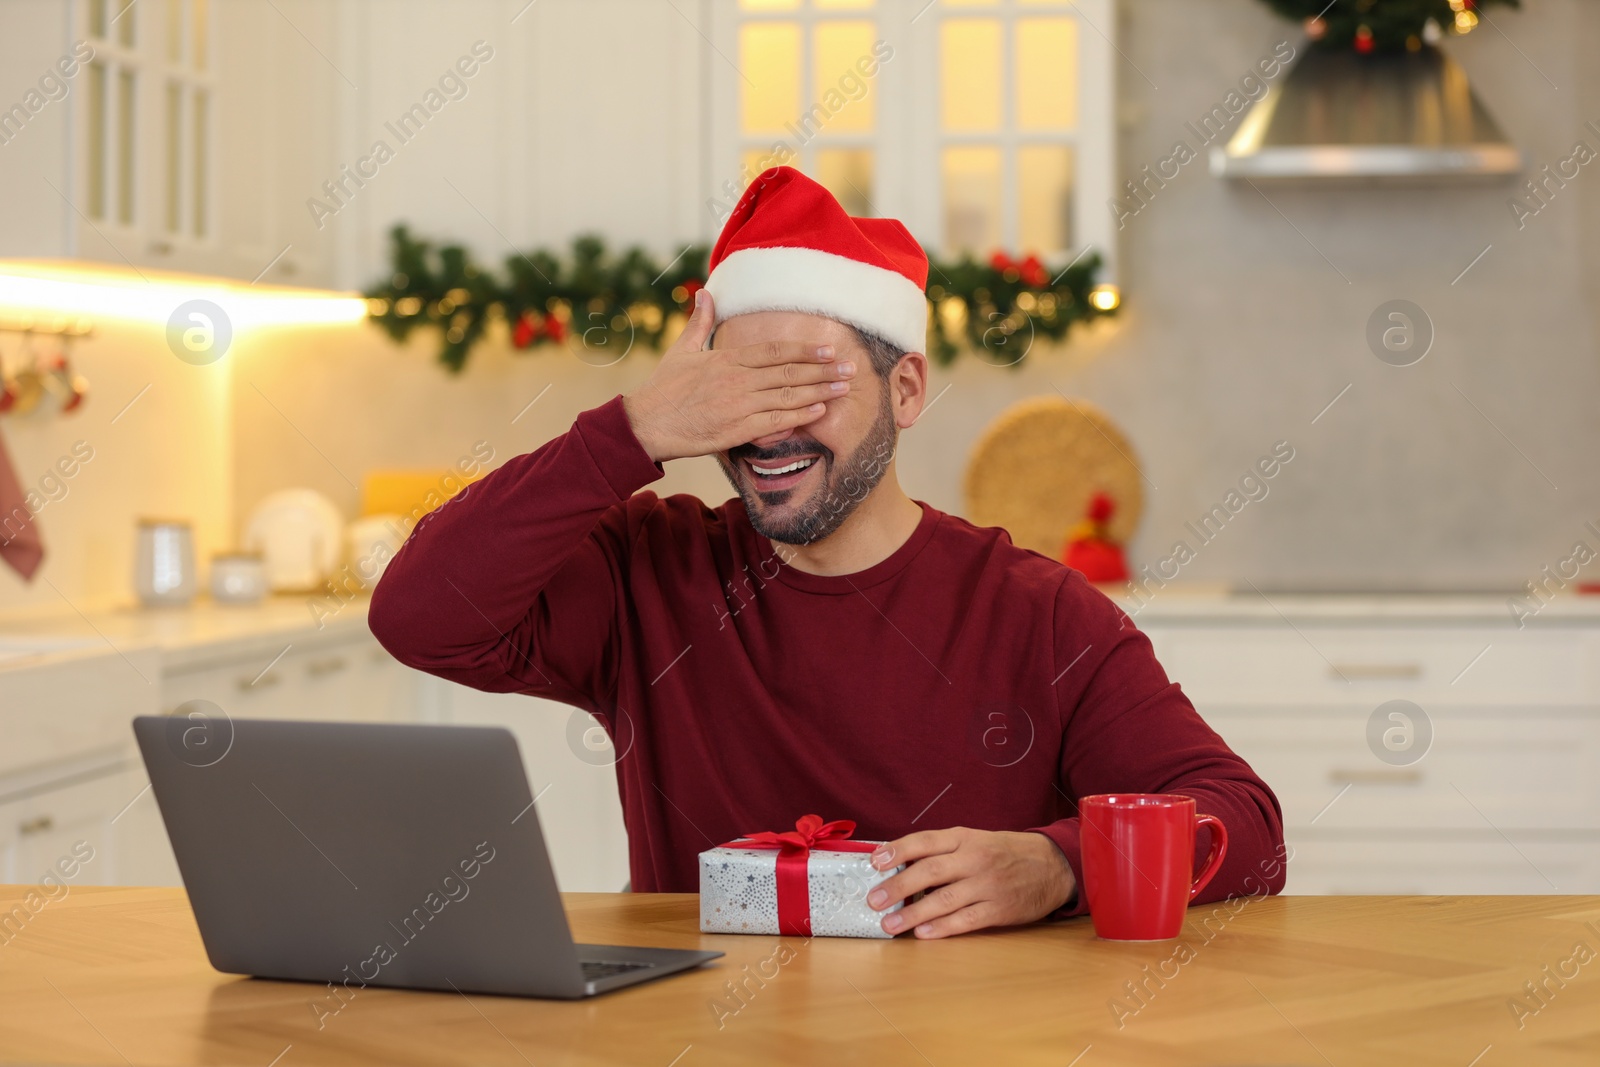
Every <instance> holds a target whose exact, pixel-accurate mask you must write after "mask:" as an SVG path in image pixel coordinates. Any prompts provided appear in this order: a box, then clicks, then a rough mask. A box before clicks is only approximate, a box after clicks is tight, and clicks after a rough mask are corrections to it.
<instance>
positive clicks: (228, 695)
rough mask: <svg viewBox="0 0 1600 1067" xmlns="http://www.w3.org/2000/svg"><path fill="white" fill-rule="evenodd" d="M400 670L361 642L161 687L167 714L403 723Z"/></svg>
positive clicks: (217, 669)
mask: <svg viewBox="0 0 1600 1067" xmlns="http://www.w3.org/2000/svg"><path fill="white" fill-rule="evenodd" d="M403 673H404V672H403V671H402V669H401V668H400V666H399V664H397V663H395V662H394V661H393V660H392V659H391V658H389V656H388V654H387V653H385V652H383V650H382V648H380V647H379V646H378V644H377V642H376V641H373V640H371V639H364V640H363V639H357V640H354V641H343V642H339V643H336V644H326V645H322V644H319V645H316V646H313V647H308V648H302V647H299V646H290V647H289V649H288V651H286V652H283V653H282V654H281V655H279V656H276V657H274V656H273V654H271V653H268V654H262V655H258V656H256V657H254V658H251V659H240V660H237V661H235V662H230V663H224V664H218V665H214V666H210V667H204V668H201V669H199V670H187V671H182V672H179V673H174V674H170V675H167V676H166V677H165V678H164V679H163V680H162V708H163V710H164V711H165V712H166V713H167V714H171V713H172V712H174V711H176V710H177V708H178V707H179V706H180V705H182V704H183V703H185V702H186V701H190V700H207V701H210V702H211V703H213V704H215V705H217V706H218V707H220V708H221V709H222V710H223V711H224V712H226V713H227V714H228V716H229V717H231V718H236V719H239V718H246V719H249V718H254V719H318V720H326V721H365V722H381V721H388V720H392V719H394V718H397V717H399V716H398V715H397V713H396V708H397V705H398V704H399V699H398V690H397V686H398V685H399V684H400V681H401V679H402V676H403Z"/></svg>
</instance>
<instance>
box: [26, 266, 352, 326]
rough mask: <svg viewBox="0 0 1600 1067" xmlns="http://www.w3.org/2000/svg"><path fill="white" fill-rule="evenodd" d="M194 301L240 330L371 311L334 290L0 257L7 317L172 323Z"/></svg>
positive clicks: (331, 320) (308, 322) (345, 318)
mask: <svg viewBox="0 0 1600 1067" xmlns="http://www.w3.org/2000/svg"><path fill="white" fill-rule="evenodd" d="M191 300H209V301H211V302H212V303H214V304H216V305H217V306H218V307H220V308H222V310H223V311H225V312H226V313H227V315H228V317H229V319H230V320H231V322H232V324H233V328H234V329H235V330H239V329H248V328H251V327H260V326H297V325H314V324H322V323H340V322H357V321H359V320H360V319H362V318H363V317H364V316H365V315H366V313H367V304H366V301H365V300H363V299H361V298H360V297H358V296H355V295H353V294H348V293H336V292H332V291H329V290H321V289H293V288H289V287H286V286H274V285H247V284H245V283H244V282H234V281H229V280H227V279H223V278H213V277H205V276H199V275H184V274H174V273H171V272H167V271H153V270H143V271H138V270H133V269H128V268H124V269H117V268H113V267H102V266H99V265H93V264H82V263H76V262H66V261H59V262H43V261H33V260H29V261H21V260H0V316H4V317H5V318H6V319H8V320H10V319H17V320H21V321H27V320H29V319H37V320H41V321H46V320H51V319H54V320H58V321H59V320H60V319H62V318H70V319H79V318H84V317H88V318H90V319H93V320H96V321H99V320H103V319H107V318H118V319H132V320H135V321H138V322H152V323H159V324H162V325H165V324H166V322H167V321H168V320H169V319H170V318H171V316H172V314H173V312H174V311H175V310H177V309H178V308H179V307H180V306H182V305H183V304H185V303H187V302H189V301H191Z"/></svg>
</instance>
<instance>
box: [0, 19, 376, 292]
mask: <svg viewBox="0 0 1600 1067" xmlns="http://www.w3.org/2000/svg"><path fill="white" fill-rule="evenodd" d="M338 17H339V14H338V10H337V6H336V5H326V4H319V3H315V2H312V0H279V2H278V3H275V4H236V3H226V4H224V3H216V2H214V0H174V2H172V3H166V4H124V3H122V2H121V0H79V2H74V0H41V2H37V3H32V4H27V5H18V6H15V7H10V6H8V8H7V10H6V13H5V18H6V34H5V38H6V39H5V41H4V42H3V43H0V61H3V65H4V66H5V68H6V69H8V70H10V71H12V72H13V73H14V74H20V75H21V77H20V78H18V79H17V80H18V81H20V82H21V84H22V86H23V90H22V91H25V90H26V89H28V88H32V86H31V85H30V84H29V82H30V81H36V80H37V79H39V78H50V77H56V78H57V79H58V80H57V81H55V82H51V83H50V84H51V85H52V86H56V85H62V86H65V89H64V93H63V92H62V90H59V89H56V90H55V93H61V94H62V95H59V96H55V95H54V94H52V96H51V97H45V96H42V95H39V94H36V95H35V101H36V102H40V106H39V107H38V108H37V110H35V111H32V112H31V113H30V112H28V107H27V100H26V98H25V99H24V100H23V101H22V103H23V105H24V113H25V114H27V115H28V117H27V118H26V121H23V122H20V123H18V122H17V121H16V120H15V119H14V118H13V121H12V125H11V126H6V127H0V139H3V141H4V147H5V151H6V155H7V158H8V166H7V168H6V171H5V175H4V176H3V178H0V181H3V182H4V184H3V186H0V188H3V190H4V192H5V193H6V195H5V196H4V197H0V256H4V257H18V258H41V257H51V258H56V257H59V258H72V259H83V260H91V261H99V262H102V263H105V264H107V265H108V266H114V267H117V268H128V267H133V268H135V269H140V270H141V271H142V270H143V269H149V268H156V269H162V270H173V271H183V272H192V273H200V274H208V275H215V276H220V277H225V278H234V279H240V280H243V281H246V282H254V281H257V280H259V281H262V282H277V283H282V284H293V285H310V286H324V285H328V284H330V282H331V279H332V274H333V261H334V259H333V257H334V247H333V244H332V242H331V241H328V240H324V239H322V238H323V235H322V234H320V233H319V232H318V227H317V226H316V225H315V220H314V219H313V218H312V217H311V216H310V214H309V213H308V212H307V211H306V209H305V207H304V203H305V201H306V199H307V198H309V197H312V196H314V195H317V194H318V192H319V187H320V184H321V183H322V181H324V180H325V179H326V178H328V177H329V176H330V175H333V174H335V173H336V170H337V167H336V165H334V164H333V162H332V161H333V160H334V158H335V156H336V153H335V151H334V143H335V138H336V132H337V130H336V126H337V122H338V115H339V110H338V108H336V107H329V106H327V101H329V100H331V99H334V98H335V97H336V96H337V92H338V90H337V89H336V86H338V87H339V88H347V87H346V86H345V85H344V83H343V82H342V81H341V80H340V79H341V76H340V75H339V73H338V71H337V70H335V69H334V68H333V67H332V66H330V65H329V63H328V61H327V59H326V58H324V57H321V56H319V55H318V53H317V51H316V46H315V45H314V44H312V43H311V42H314V41H319V40H320V41H323V42H325V43H326V42H329V41H331V40H332V38H333V36H334V26H335V24H336V23H337V21H338ZM328 47H329V48H331V47H332V46H331V45H328ZM68 71H70V73H67V72H68ZM262 86H271V89H272V91H271V92H262V91H261V87H262ZM13 103H17V101H13V100H6V101H4V103H3V104H0V107H4V108H9V107H10V106H11V105H12V104H13ZM12 115H13V116H14V115H15V112H13V113H12ZM41 177H42V178H43V179H44V180H43V181H40V180H39V179H40V178H41Z"/></svg>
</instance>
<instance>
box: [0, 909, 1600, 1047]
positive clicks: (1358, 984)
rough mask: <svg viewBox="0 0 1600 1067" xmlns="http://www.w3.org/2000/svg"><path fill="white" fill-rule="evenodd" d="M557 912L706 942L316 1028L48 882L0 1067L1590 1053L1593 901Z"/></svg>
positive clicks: (1599, 932)
mask: <svg viewBox="0 0 1600 1067" xmlns="http://www.w3.org/2000/svg"><path fill="white" fill-rule="evenodd" d="M23 892H25V887H0V915H3V914H4V913H5V912H9V911H10V909H11V907H12V905H13V904H14V903H16V902H17V901H18V900H19V899H20V898H21V895H22V893H23ZM567 907H568V910H569V912H570V914H571V917H572V923H573V927H574V929H575V932H576V934H577V936H578V937H579V938H580V939H581V940H586V941H600V942H612V943H617V944H629V943H634V944H648V945H667V946H679V947H691V946H699V947H704V948H717V949H721V950H722V951H724V952H726V953H727V957H726V958H725V959H722V960H719V961H717V962H716V963H715V964H713V965H711V966H709V967H706V968H703V969H701V970H700V971H697V972H694V973H690V974H687V975H681V976H678V977H673V978H667V979H665V980H662V981H659V982H653V983H648V984H646V985H642V986H637V987H635V988H633V989H628V990H624V991H622V992H618V993H613V994H611V995H609V996H605V997H599V998H595V999H591V1000H587V1001H579V1002H555V1001H537V1000H523V999H516V998H510V997H494V996H471V997H464V996H460V995H456V994H435V993H410V992H398V991H389V990H373V989H367V990H362V991H360V992H358V993H357V994H356V995H355V996H354V997H353V998H352V999H350V1000H349V1001H348V1002H347V1003H345V1004H344V1005H343V1007H342V1008H341V1010H339V1011H338V1013H337V1014H335V1015H331V1016H328V1017H326V1018H324V1019H323V1024H324V1025H323V1026H322V1028H321V1029H320V1030H319V1029H318V1026H317V1012H316V1011H315V1010H313V1008H312V1007H311V1003H312V1002H313V1001H318V1000H319V999H320V998H321V997H324V996H326V994H327V991H326V989H325V988H323V987H318V986H313V985H305V984H298V983H292V982H267V981H258V980H254V979H243V978H237V977H234V976H231V975H224V974H219V973H217V972H216V971H214V970H212V969H211V967H210V965H209V964H208V963H207V962H206V958H205V954H204V951H203V950H202V948H201V944H200V938H199V934H198V932H197V930H196V928H195V924H194V918H193V916H192V914H191V913H190V911H189V907H188V902H187V900H186V898H185V897H184V895H183V892H182V891H181V890H177V889H91V888H73V889H72V890H71V891H70V893H69V895H67V896H66V897H65V898H63V899H61V900H59V901H57V902H54V903H51V904H49V905H47V906H45V907H44V908H43V909H42V910H40V911H38V912H37V914H34V915H33V916H32V917H31V918H30V919H28V920H27V921H26V923H25V924H24V925H23V926H22V927H21V929H20V930H12V929H6V930H4V932H3V933H0V942H3V943H0V1063H15V1062H25V1063H30V1064H35V1063H37V1064H47V1063H48V1064H123V1063H131V1064H140V1065H143V1064H158V1063H159V1064H247V1065H252V1067H269V1065H274V1067H305V1065H312V1064H334V1063H338V1064H350V1063H383V1064H468V1063H471V1064H507V1065H517V1067H523V1065H528V1064H537V1065H539V1067H544V1065H545V1064H565V1065H582V1064H645V1065H650V1067H700V1065H703V1064H713V1063H721V1064H766V1063H824V1064H828V1065H829V1067H835V1065H842V1064H853V1063H860V1064H872V1065H874V1067H882V1065H892V1064H919V1065H920V1064H937V1065H941V1067H942V1065H945V1064H1031V1063H1039V1064H1053V1065H1056V1067H1067V1065H1069V1064H1070V1065H1076V1067H1101V1065H1106V1067H1111V1065H1134V1067H1138V1065H1144V1064H1152V1065H1156V1064H1159V1065H1169V1064H1171V1065H1175V1064H1331V1065H1336V1067H1345V1065H1367V1064H1400V1065H1406V1067H1413V1065H1429V1064H1438V1065H1441V1067H1469V1065H1471V1067H1504V1065H1508V1064H1530V1065H1533V1064H1537V1065H1539V1067H1561V1065H1566V1064H1571V1065H1575V1067H1576V1065H1580V1064H1581V1065H1583V1067H1594V1065H1595V1064H1600V897H1576V896H1568V897H1280V898H1275V899H1267V900H1249V899H1246V900H1240V901H1235V902H1233V904H1232V905H1231V906H1226V905H1224V906H1218V907H1215V908H1211V907H1207V908H1200V909H1195V910H1194V911H1191V912H1190V922H1189V924H1188V926H1187V927H1186V928H1185V932H1184V936H1183V938H1182V939H1181V940H1180V941H1177V942H1168V943H1165V944H1113V943H1109V942H1104V941H1099V940H1096V938H1095V936H1094V930H1093V929H1092V927H1091V926H1090V925H1089V923H1088V922H1087V921H1086V920H1080V921H1074V922H1068V923H1060V924H1054V925H1047V926H1038V927H1032V928H1027V929H1016V930H1007V931H1001V932H995V933H986V934H976V935H971V936H967V937H961V938H956V939H954V940H950V941H941V942H918V941H913V940H907V939H904V938H901V939H898V940H895V941H862V940H846V939H829V938H818V939H816V940H812V941H806V940H803V939H799V938H793V939H791V938H777V937H733V936H703V935H701V934H700V933H698V932H697V929H696V926H697V924H696V910H695V909H696V898H695V897H693V896H669V895H645V894H638V895H631V896H630V895H622V894H617V895H613V894H573V895H569V896H568V897H567ZM1579 945H1584V946H1587V947H1586V949H1584V950H1581V951H1579V952H1577V954H1576V955H1575V948H1576V947H1577V946H1579ZM1579 957H1581V958H1582V959H1586V960H1587V962H1580V960H1579ZM1546 967H1549V970H1548V971H1547V970H1545V968H1546ZM762 974H765V975H766V976H767V977H764V978H763V977H760V976H761V975H762ZM751 975H754V976H755V977H750V976H751ZM1563 975H1564V977H1563ZM1551 976H1554V977H1551ZM1525 982H1534V983H1540V982H1543V983H1544V987H1545V989H1546V990H1547V992H1544V993H1542V994H1541V998H1542V1000H1543V1003H1542V1004H1541V1003H1540V1002H1539V1001H1536V1000H1534V999H1533V998H1532V997H1530V996H1529V994H1528V992H1527V990H1526V989H1525V987H1524V983H1525ZM1558 983H1560V984H1558ZM735 985H742V987H743V990H742V991H741V992H740V994H739V996H738V997H737V998H735V996H734V995H733V992H732V991H733V989H734V986H735ZM1519 1002H1520V1003H1521V1004H1522V1005H1523V1012H1522V1014H1521V1015H1520V1017H1519V1015H1518V1014H1517V1013H1516V1012H1514V1011H1513V1010H1512V1008H1511V1006H1510V1005H1513V1004H1516V1003H1519Z"/></svg>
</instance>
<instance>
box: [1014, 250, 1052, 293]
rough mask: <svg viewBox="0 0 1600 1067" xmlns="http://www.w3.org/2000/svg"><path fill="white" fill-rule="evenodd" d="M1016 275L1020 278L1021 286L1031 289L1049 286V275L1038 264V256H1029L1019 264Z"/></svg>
mask: <svg viewBox="0 0 1600 1067" xmlns="http://www.w3.org/2000/svg"><path fill="white" fill-rule="evenodd" d="M1017 273H1018V274H1020V275H1021V276H1022V284H1023V285H1026V286H1028V287H1029V288H1031V289H1043V288H1044V287H1045V286H1047V285H1049V284H1050V273H1049V272H1048V271H1046V270H1045V269H1044V264H1043V263H1040V262H1039V257H1038V256H1034V255H1030V256H1029V257H1028V258H1027V259H1025V260H1023V261H1022V262H1021V263H1019V264H1018V265H1017Z"/></svg>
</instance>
